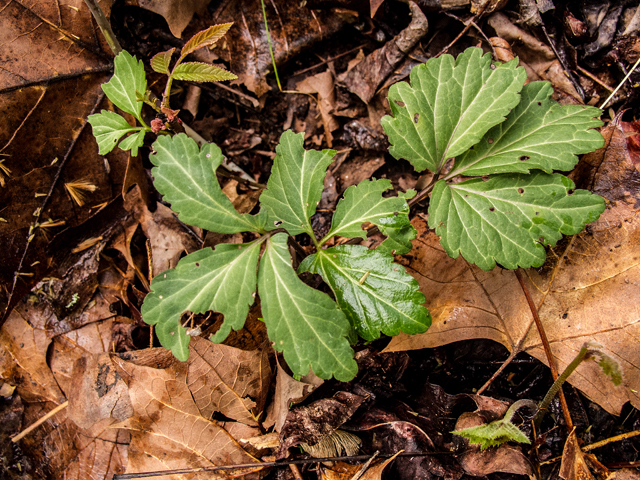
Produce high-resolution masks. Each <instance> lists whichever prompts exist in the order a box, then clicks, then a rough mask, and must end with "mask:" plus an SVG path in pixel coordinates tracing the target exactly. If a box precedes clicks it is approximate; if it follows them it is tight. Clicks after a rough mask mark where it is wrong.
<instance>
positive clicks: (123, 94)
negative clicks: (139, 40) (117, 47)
mask: <svg viewBox="0 0 640 480" xmlns="http://www.w3.org/2000/svg"><path fill="white" fill-rule="evenodd" d="M114 65H115V67H114V72H113V77H111V80H109V81H108V82H107V83H104V84H103V85H102V90H104V93H106V94H107V97H109V100H111V101H112V102H113V103H114V104H115V105H116V107H118V108H119V109H120V110H123V111H125V112H127V113H130V114H131V115H134V116H135V117H136V118H137V119H138V120H140V121H142V119H141V117H140V112H141V111H142V101H140V100H138V98H137V96H136V92H139V93H140V94H142V95H144V92H145V91H146V90H147V79H146V77H145V75H144V65H143V64H142V61H138V60H136V58H135V57H133V56H131V55H130V54H129V53H128V52H126V51H124V50H123V51H122V52H120V53H119V54H118V55H117V56H116V58H115V59H114Z"/></svg>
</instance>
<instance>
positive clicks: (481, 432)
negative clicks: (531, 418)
mask: <svg viewBox="0 0 640 480" xmlns="http://www.w3.org/2000/svg"><path fill="white" fill-rule="evenodd" d="M451 433H453V434H455V435H460V436H461V437H465V438H468V439H469V443H470V444H476V445H480V450H486V449H487V448H489V447H497V446H500V445H502V444H503V443H506V442H518V443H529V444H530V443H531V441H530V440H529V438H528V437H527V436H526V435H525V434H524V433H523V432H522V430H520V429H519V428H518V427H516V426H515V425H514V424H513V423H511V422H510V421H508V420H504V419H502V420H496V421H495V422H491V423H488V424H486V425H477V426H475V427H469V428H464V429H462V430H456V431H454V432H451Z"/></svg>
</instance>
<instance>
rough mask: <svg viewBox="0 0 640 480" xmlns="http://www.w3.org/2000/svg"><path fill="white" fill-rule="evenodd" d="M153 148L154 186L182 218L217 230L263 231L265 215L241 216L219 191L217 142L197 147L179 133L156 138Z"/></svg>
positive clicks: (225, 231)
mask: <svg viewBox="0 0 640 480" xmlns="http://www.w3.org/2000/svg"><path fill="white" fill-rule="evenodd" d="M153 149H154V150H155V153H154V154H152V155H151V156H150V157H149V159H150V160H151V162H152V163H153V164H154V165H155V168H153V169H152V170H151V172H152V174H153V177H154V185H155V187H156V189H157V190H158V191H159V192H160V193H161V194H162V195H164V196H165V199H166V200H167V201H168V202H169V203H171V208H172V209H173V210H175V211H176V212H177V213H178V216H179V217H180V220H181V221H183V222H184V223H187V224H189V225H196V226H198V227H201V228H204V229H206V230H210V231H212V232H218V233H240V232H262V231H264V226H265V220H266V215H261V214H259V215H255V216H253V215H248V214H244V215H241V214H239V213H238V212H237V211H236V209H235V208H233V204H232V203H231V201H230V200H229V199H228V198H227V196H226V195H225V194H224V193H222V190H221V189H220V184H219V183H218V179H217V178H216V173H215V172H216V169H217V168H218V167H219V166H220V164H221V163H222V160H223V156H222V152H221V151H220V148H218V146H217V145H215V144H213V143H207V144H205V145H203V146H202V148H198V144H197V143H196V142H195V141H194V140H193V139H191V138H189V137H187V136H186V135H185V134H184V133H180V134H178V135H174V136H173V137H169V136H160V137H158V139H157V140H156V141H155V142H154V144H153Z"/></svg>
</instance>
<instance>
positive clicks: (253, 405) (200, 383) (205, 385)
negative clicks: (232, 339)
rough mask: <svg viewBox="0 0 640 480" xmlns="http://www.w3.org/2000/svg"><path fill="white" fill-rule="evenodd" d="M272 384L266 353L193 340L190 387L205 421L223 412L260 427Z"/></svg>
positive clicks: (197, 339) (191, 343) (188, 378)
mask: <svg viewBox="0 0 640 480" xmlns="http://www.w3.org/2000/svg"><path fill="white" fill-rule="evenodd" d="M270 380H271V368H270V367H269V360H268V357H267V351H266V350H255V351H245V350H240V349H237V348H233V347H228V346H226V345H220V344H216V343H212V342H210V341H209V340H205V339H203V338H199V337H194V338H192V339H191V342H190V344H189V371H188V374H187V385H188V386H189V390H191V393H192V395H193V399H194V401H195V403H196V405H197V406H198V408H199V410H200V414H201V415H202V416H203V417H205V418H207V419H211V418H212V416H213V414H214V412H220V413H222V414H223V415H225V416H226V417H229V418H231V419H233V420H236V421H238V422H242V423H245V424H247V425H257V424H258V422H257V421H256V419H257V418H259V417H260V414H261V413H262V407H263V406H264V403H265V400H266V396H267V392H268V390H269V383H270ZM254 399H255V400H257V402H256V401H254ZM258 402H259V403H258Z"/></svg>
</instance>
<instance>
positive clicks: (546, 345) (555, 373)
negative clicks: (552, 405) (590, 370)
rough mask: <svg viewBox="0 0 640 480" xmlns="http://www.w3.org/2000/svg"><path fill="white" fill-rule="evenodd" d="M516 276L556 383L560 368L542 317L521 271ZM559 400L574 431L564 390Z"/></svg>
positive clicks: (560, 393) (570, 427) (559, 394)
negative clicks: (541, 319)
mask: <svg viewBox="0 0 640 480" xmlns="http://www.w3.org/2000/svg"><path fill="white" fill-rule="evenodd" d="M514 272H515V274H516V278H517V279H518V282H520V286H521V287H522V291H523V292H524V296H525V297H526V298H527V303H528V304H529V308H530V309H531V314H532V315H533V319H534V321H535V322H536V327H537V328H538V334H539V335H540V339H541V340H542V345H543V347H544V353H545V355H546V356H547V361H548V362H549V368H550V369H551V376H552V377H553V380H554V381H556V380H557V379H558V367H557V366H556V362H555V358H554V356H553V353H552V352H551V345H550V344H549V340H548V339H547V334H546V333H545V331H544V328H543V326H542V322H541V321H540V316H539V315H538V309H537V308H536V306H535V304H534V303H533V299H532V298H531V294H530V293H529V289H528V288H527V285H526V284H525V283H524V278H523V277H522V274H521V273H520V270H519V269H517V270H515V271H514ZM558 398H559V399H560V405H562V413H563V414H564V421H565V423H566V424H567V425H566V426H567V430H568V431H571V430H573V421H572V420H571V414H570V413H569V406H568V405H567V400H566V399H565V398H564V393H563V392H562V388H560V390H559V391H558Z"/></svg>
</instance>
